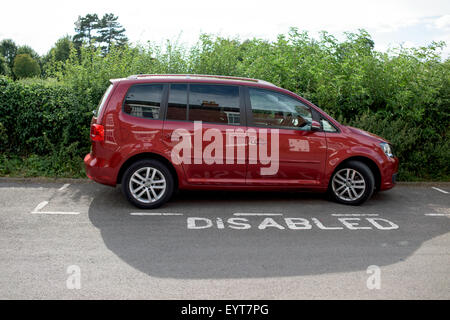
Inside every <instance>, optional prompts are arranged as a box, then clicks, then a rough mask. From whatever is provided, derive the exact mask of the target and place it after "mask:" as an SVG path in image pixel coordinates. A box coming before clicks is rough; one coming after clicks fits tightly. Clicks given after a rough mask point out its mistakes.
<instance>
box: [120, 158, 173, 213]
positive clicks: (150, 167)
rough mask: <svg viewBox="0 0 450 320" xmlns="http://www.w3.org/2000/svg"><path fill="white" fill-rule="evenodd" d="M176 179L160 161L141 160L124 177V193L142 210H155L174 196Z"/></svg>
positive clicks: (128, 169)
mask: <svg viewBox="0 0 450 320" xmlns="http://www.w3.org/2000/svg"><path fill="white" fill-rule="evenodd" d="M173 190H174V179H173V176H172V174H171V172H170V170H169V169H168V168H167V166H166V165H164V164H163V163H161V162H160V161H158V160H154V159H145V160H139V161H137V162H135V163H133V164H132V165H131V166H129V167H128V168H127V169H126V170H125V172H124V175H123V177H122V191H123V193H124V194H125V196H126V197H127V199H128V201H129V202H131V203H132V204H133V205H135V206H136V207H138V208H141V209H155V208H158V207H160V206H161V205H163V204H164V203H166V202H167V201H168V200H169V199H170V197H171V196H172V194H173Z"/></svg>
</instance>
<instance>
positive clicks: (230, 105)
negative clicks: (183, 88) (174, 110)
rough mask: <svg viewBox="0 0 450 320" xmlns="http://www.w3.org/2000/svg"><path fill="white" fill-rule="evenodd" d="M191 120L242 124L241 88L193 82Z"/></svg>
mask: <svg viewBox="0 0 450 320" xmlns="http://www.w3.org/2000/svg"><path fill="white" fill-rule="evenodd" d="M189 120H190V121H204V122H213V123H224V124H240V108H239V88H238V87H234V86H222V85H209V84H191V85H190V90H189Z"/></svg>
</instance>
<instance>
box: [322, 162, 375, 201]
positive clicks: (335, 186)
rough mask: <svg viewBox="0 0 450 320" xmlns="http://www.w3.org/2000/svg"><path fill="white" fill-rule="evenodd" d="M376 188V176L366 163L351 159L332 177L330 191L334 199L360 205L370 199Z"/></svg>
mask: <svg viewBox="0 0 450 320" xmlns="http://www.w3.org/2000/svg"><path fill="white" fill-rule="evenodd" d="M374 189H375V178H374V176H373V173H372V171H371V170H370V169H369V167H368V166H366V165H365V164H364V163H362V162H359V161H349V162H347V163H345V164H343V165H342V166H340V167H339V169H338V170H336V172H335V173H334V174H333V176H332V177H331V182H330V186H329V192H330V194H331V196H332V197H333V199H334V200H336V201H337V202H340V203H344V204H349V205H360V204H362V203H363V202H365V201H366V200H367V199H369V198H370V197H371V196H372V194H373V192H374Z"/></svg>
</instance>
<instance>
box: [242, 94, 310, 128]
mask: <svg viewBox="0 0 450 320" xmlns="http://www.w3.org/2000/svg"><path fill="white" fill-rule="evenodd" d="M249 95H250V104H251V108H252V115H253V125H255V126H263V127H274V128H293V129H299V130H310V129H311V122H312V114H311V110H310V108H309V107H307V106H305V105H304V104H303V103H301V102H300V101H299V100H297V99H294V98H291V97H289V96H287V95H284V94H281V93H278V92H274V91H270V90H265V89H257V88H249Z"/></svg>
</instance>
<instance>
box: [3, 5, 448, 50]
mask: <svg viewBox="0 0 450 320" xmlns="http://www.w3.org/2000/svg"><path fill="white" fill-rule="evenodd" d="M109 12H112V13H114V14H115V15H118V16H119V22H120V23H121V24H122V25H123V26H124V27H125V29H126V35H127V36H128V38H129V39H130V41H131V42H133V43H141V44H145V43H146V42H147V41H151V42H154V43H158V44H162V43H163V42H164V41H165V40H166V39H170V40H173V41H175V40H177V39H178V41H179V43H181V44H185V45H192V44H194V43H195V42H196V40H197V39H198V36H199V34H200V33H209V34H215V35H220V36H225V37H233V38H234V37H237V38H239V39H241V40H245V39H248V38H254V37H256V38H263V39H267V40H274V39H276V36H277V35H278V34H280V33H283V34H286V33H287V32H288V31H289V28H290V27H296V28H298V29H299V30H301V31H303V30H306V31H309V32H310V33H311V35H312V36H317V34H318V32H319V31H321V30H325V31H328V32H329V33H331V34H333V35H335V36H336V37H337V38H338V39H343V32H345V31H350V32H356V31H357V30H358V29H359V28H363V29H366V30H367V31H368V32H369V33H370V34H371V36H372V38H373V40H374V41H375V49H377V50H380V51H385V50H387V49H388V48H390V47H394V46H398V45H400V44H402V45H403V46H405V47H412V46H425V45H427V44H430V43H431V41H446V42H447V43H448V46H450V1H449V0H426V1H424V0H420V1H419V0H369V1H366V0H359V1H358V0H339V1H335V0H310V1H301V0H297V1H295V0H291V1H287V0H277V1H273V0H272V1H266V0H257V1H253V0H224V1H223V0H222V1H213V0H209V1H204V0H181V1H180V0H166V1H161V0H158V1H155V0H146V1H136V0H128V1H123V0H122V1H116V0H77V1H61V0H60V1H50V0H39V1H36V0H34V1H2V2H1V4H0V40H1V39H6V38H11V39H13V40H14V41H15V42H16V43H17V44H18V45H25V44H26V45H29V46H31V47H32V48H33V49H34V50H36V51H37V52H38V53H39V54H41V55H42V54H45V53H47V52H48V51H49V50H50V48H51V47H52V45H53V44H54V43H55V42H56V40H58V39H59V38H60V37H62V36H64V35H73V34H74V22H75V21H76V19H77V17H78V16H79V15H81V16H84V15H86V14H87V13H97V14H98V15H99V16H102V15H103V14H104V13H109ZM449 56H450V48H449V47H447V48H446V49H445V51H444V52H443V57H444V58H446V57H449Z"/></svg>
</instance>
